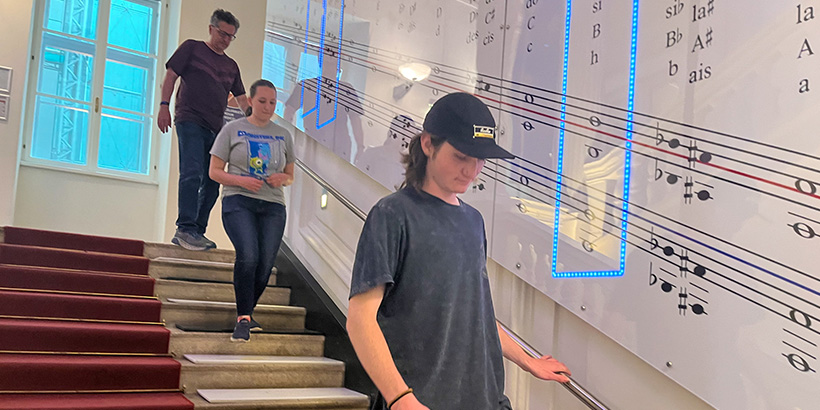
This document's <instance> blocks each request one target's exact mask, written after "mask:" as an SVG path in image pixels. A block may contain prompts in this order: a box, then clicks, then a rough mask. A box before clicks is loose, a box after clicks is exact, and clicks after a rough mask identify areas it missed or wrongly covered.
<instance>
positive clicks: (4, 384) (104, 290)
mask: <svg viewBox="0 0 820 410" xmlns="http://www.w3.org/2000/svg"><path fill="white" fill-rule="evenodd" d="M3 234H4V235H3V236H4V237H5V238H4V243H0V410H7V409H36V410H48V409H54V410H56V409H95V410H160V409H162V410H178V409H179V410H181V409H193V408H194V406H193V404H192V403H191V402H190V401H188V400H187V399H186V398H185V397H184V396H183V395H182V393H180V392H179V377H180V369H181V366H180V364H179V362H177V361H175V360H174V359H172V358H171V357H170V356H169V355H168V342H169V339H170V332H169V331H168V330H167V329H165V327H164V326H162V324H161V323H159V322H160V308H161V303H160V302H159V301H158V300H157V299H156V298H155V297H154V296H153V292H154V280H153V279H152V278H151V277H149V276H148V263H149V261H148V259H147V258H144V257H143V256H142V254H143V243H142V242H141V241H134V240H126V239H115V238H101V237H95V236H87V235H77V234H67V233H58V232H48V231H39V230H32V229H22V228H14V227H6V228H4V232H3Z"/></svg>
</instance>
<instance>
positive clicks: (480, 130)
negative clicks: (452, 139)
mask: <svg viewBox="0 0 820 410" xmlns="http://www.w3.org/2000/svg"><path fill="white" fill-rule="evenodd" d="M473 138H490V139H495V128H494V127H486V126H483V125H473Z"/></svg>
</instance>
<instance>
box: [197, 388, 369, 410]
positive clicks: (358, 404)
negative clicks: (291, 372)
mask: <svg viewBox="0 0 820 410" xmlns="http://www.w3.org/2000/svg"><path fill="white" fill-rule="evenodd" d="M188 399H189V400H191V401H192V402H193V403H194V406H195V408H196V409H208V410H234V409H236V410H240V409H242V410H245V409H248V410H250V409H254V410H256V409H259V410H262V409H276V410H291V409H293V410H295V409H326V410H337V409H338V410H342V409H344V410H366V409H367V408H368V407H369V404H370V402H369V399H368V397H367V396H366V395H364V394H361V393H358V392H355V391H352V390H348V389H345V388H341V387H320V388H291V389H201V390H199V394H197V395H190V396H188Z"/></svg>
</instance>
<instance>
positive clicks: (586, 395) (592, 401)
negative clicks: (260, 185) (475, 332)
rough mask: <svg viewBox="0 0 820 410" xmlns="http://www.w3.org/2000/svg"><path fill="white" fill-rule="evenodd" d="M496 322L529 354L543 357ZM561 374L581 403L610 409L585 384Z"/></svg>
mask: <svg viewBox="0 0 820 410" xmlns="http://www.w3.org/2000/svg"><path fill="white" fill-rule="evenodd" d="M496 322H498V325H499V326H501V330H503V331H504V332H506V333H507V335H508V336H510V338H511V339H512V340H513V341H514V342H515V343H516V344H518V345H519V346H521V348H522V349H524V351H525V352H527V354H528V355H530V356H532V357H534V358H536V359H538V358H541V357H542V356H543V355H542V354H541V353H538V351H537V350H535V348H533V347H532V346H530V345H529V344H527V342H525V341H524V340H523V339H521V337H519V336H518V335H517V334H515V332H513V331H512V330H510V329H509V328H508V327H507V326H505V325H504V324H503V323H501V321H499V320H498V319H496ZM560 374H562V375H564V376H567V378H568V379H569V381H568V382H566V383H561V385H562V386H564V387H565V388H566V389H567V390H569V392H570V393H572V395H573V396H575V397H576V398H577V399H578V400H580V401H581V403H583V404H585V405H586V406H587V407H589V408H590V409H593V410H609V409H608V408H607V407H606V406H604V405H603V404H602V403H601V402H600V400H598V399H596V398H595V396H593V395H592V393H590V392H588V391H587V390H586V389H585V388H584V387H583V386H581V385H580V384H578V382H576V381H575V380H572V378H571V377H569V375H567V374H566V373H564V372H560Z"/></svg>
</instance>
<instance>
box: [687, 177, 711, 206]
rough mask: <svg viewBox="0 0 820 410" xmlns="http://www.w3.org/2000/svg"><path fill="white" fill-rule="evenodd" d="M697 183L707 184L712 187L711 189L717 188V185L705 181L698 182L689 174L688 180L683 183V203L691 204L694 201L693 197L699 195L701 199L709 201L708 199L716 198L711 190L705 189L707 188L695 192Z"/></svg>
mask: <svg viewBox="0 0 820 410" xmlns="http://www.w3.org/2000/svg"><path fill="white" fill-rule="evenodd" d="M695 184H698V185H703V186H705V187H707V188H710V189H714V188H715V187H713V186H711V185H709V184H705V183H703V182H697V181H695V179H694V178H692V177H691V176H687V177H686V181H685V182H684V184H683V203H685V204H687V205H689V204H691V203H692V198H693V197H695V196H697V197H698V199H699V200H700V201H707V200H710V199H714V198H713V197H712V194H711V193H710V192H709V191H707V190H705V189H701V190H700V191H698V192H694V191H695V189H694V187H695Z"/></svg>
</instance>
